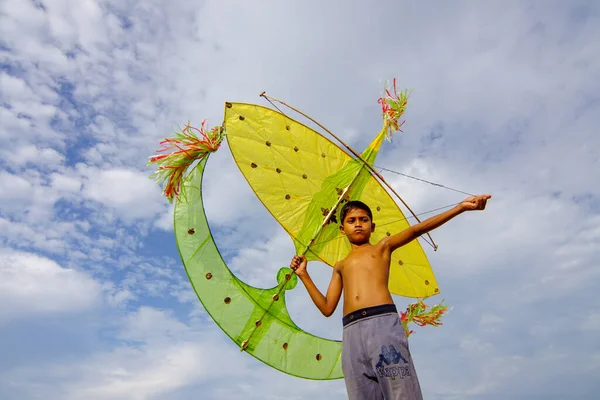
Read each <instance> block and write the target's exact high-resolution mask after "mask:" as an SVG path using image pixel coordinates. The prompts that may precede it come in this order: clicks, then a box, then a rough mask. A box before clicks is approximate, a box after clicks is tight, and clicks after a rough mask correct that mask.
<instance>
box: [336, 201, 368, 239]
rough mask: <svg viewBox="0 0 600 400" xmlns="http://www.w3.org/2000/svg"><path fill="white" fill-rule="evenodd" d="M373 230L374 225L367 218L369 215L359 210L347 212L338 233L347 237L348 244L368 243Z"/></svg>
mask: <svg viewBox="0 0 600 400" xmlns="http://www.w3.org/2000/svg"><path fill="white" fill-rule="evenodd" d="M374 230H375V224H374V223H373V221H371V218H369V214H367V212H366V211H365V210H361V209H360V208H354V209H352V210H350V211H348V214H346V218H345V219H344V221H343V224H342V225H341V226H340V231H341V232H342V233H343V234H344V235H346V236H347V237H348V240H350V242H353V243H355V242H359V243H362V242H368V241H369V238H370V237H371V233H372V232H373V231H374Z"/></svg>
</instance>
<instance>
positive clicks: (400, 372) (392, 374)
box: [375, 344, 410, 379]
mask: <svg viewBox="0 0 600 400" xmlns="http://www.w3.org/2000/svg"><path fill="white" fill-rule="evenodd" d="M400 360H402V361H403V362H404V364H408V361H407V360H406V358H404V357H403V356H402V354H400V352H399V351H398V350H396V348H395V347H394V345H393V344H391V345H389V347H388V346H381V354H380V355H379V362H378V363H377V365H375V369H376V370H377V374H378V375H379V377H380V378H384V377H385V378H392V379H396V377H397V376H398V377H400V379H404V377H407V376H408V377H409V376H410V370H409V368H408V366H407V365H397V364H399V363H400ZM384 364H385V365H384ZM391 364H396V365H397V366H391V367H386V365H391Z"/></svg>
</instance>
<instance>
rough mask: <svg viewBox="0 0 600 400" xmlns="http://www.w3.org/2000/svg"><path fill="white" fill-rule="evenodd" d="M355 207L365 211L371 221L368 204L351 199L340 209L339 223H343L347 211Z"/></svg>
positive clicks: (371, 216)
mask: <svg viewBox="0 0 600 400" xmlns="http://www.w3.org/2000/svg"><path fill="white" fill-rule="evenodd" d="M355 209H359V210H363V211H365V212H366V213H367V215H368V216H369V218H370V219H371V221H373V213H372V212H371V209H370V208H369V206H368V205H366V204H365V203H363V202H362V201H358V200H352V201H349V202H347V203H346V204H344V207H342V211H341V212H340V225H344V219H346V215H347V214H348V212H350V210H355Z"/></svg>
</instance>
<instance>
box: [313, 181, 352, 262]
mask: <svg viewBox="0 0 600 400" xmlns="http://www.w3.org/2000/svg"><path fill="white" fill-rule="evenodd" d="M356 176H357V177H358V174H357V175H356ZM354 179H355V180H356V178H354ZM352 183H354V181H352ZM352 183H351V184H350V185H348V186H346V188H345V189H344V191H343V192H342V194H341V195H340V197H339V198H338V200H337V202H336V203H335V205H334V206H333V207H331V210H330V211H329V213H328V214H327V216H326V217H325V219H324V220H323V222H322V223H321V226H319V229H318V230H317V232H316V233H315V234H314V236H313V237H312V238H311V239H310V241H309V242H308V245H306V247H305V248H304V251H302V255H306V253H308V250H309V249H310V246H311V245H312V244H313V242H314V241H315V240H316V239H317V237H318V236H319V235H320V234H321V232H322V231H323V228H324V227H325V225H327V222H328V221H329V219H330V218H331V216H332V215H333V213H335V211H336V210H337V208H338V206H339V205H340V203H341V202H342V200H343V199H344V197H345V196H346V193H348V191H349V190H350V186H352Z"/></svg>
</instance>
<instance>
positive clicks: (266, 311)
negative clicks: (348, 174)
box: [240, 175, 358, 351]
mask: <svg viewBox="0 0 600 400" xmlns="http://www.w3.org/2000/svg"><path fill="white" fill-rule="evenodd" d="M357 176H358V175H357ZM352 183H354V181H352ZM352 183H351V184H350V185H348V186H346V188H345V189H344V191H343V192H342V194H341V195H340V197H339V198H338V200H337V202H336V203H335V205H334V206H333V207H331V210H330V211H329V213H328V214H327V216H326V217H325V219H324V220H323V222H322V223H321V226H320V227H319V229H318V230H317V232H315V234H314V236H313V237H312V239H311V240H310V241H309V244H308V245H307V246H306V247H305V248H304V251H302V255H305V254H306V253H308V250H309V249H310V246H311V244H312V243H313V242H314V241H315V239H316V238H317V237H318V236H319V235H320V234H321V232H322V231H323V228H324V227H325V225H326V224H327V221H329V219H330V218H331V216H332V215H333V213H335V210H336V209H337V207H338V206H339V205H340V203H341V202H342V200H343V199H344V197H345V196H346V194H347V193H348V191H349V190H350V187H351V186H352ZM288 282H289V278H287V277H286V281H285V282H284V283H283V284H281V285H279V290H278V291H277V294H276V295H275V296H274V297H273V298H272V299H271V303H270V304H269V306H268V307H267V309H266V310H264V312H263V314H262V315H261V317H260V318H259V319H258V321H262V320H263V318H264V317H265V315H267V314H268V313H269V310H270V309H271V306H272V305H273V303H274V302H275V301H277V300H278V299H279V295H280V294H281V292H282V291H283V289H284V288H285V286H286V285H287V283H288ZM257 328H258V327H257V326H255V327H254V328H253V329H252V332H250V335H249V336H248V337H247V339H246V340H244V341H243V342H242V345H241V346H240V351H244V350H246V348H247V347H248V345H249V344H250V339H252V336H253V335H254V332H256V329H257Z"/></svg>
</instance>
